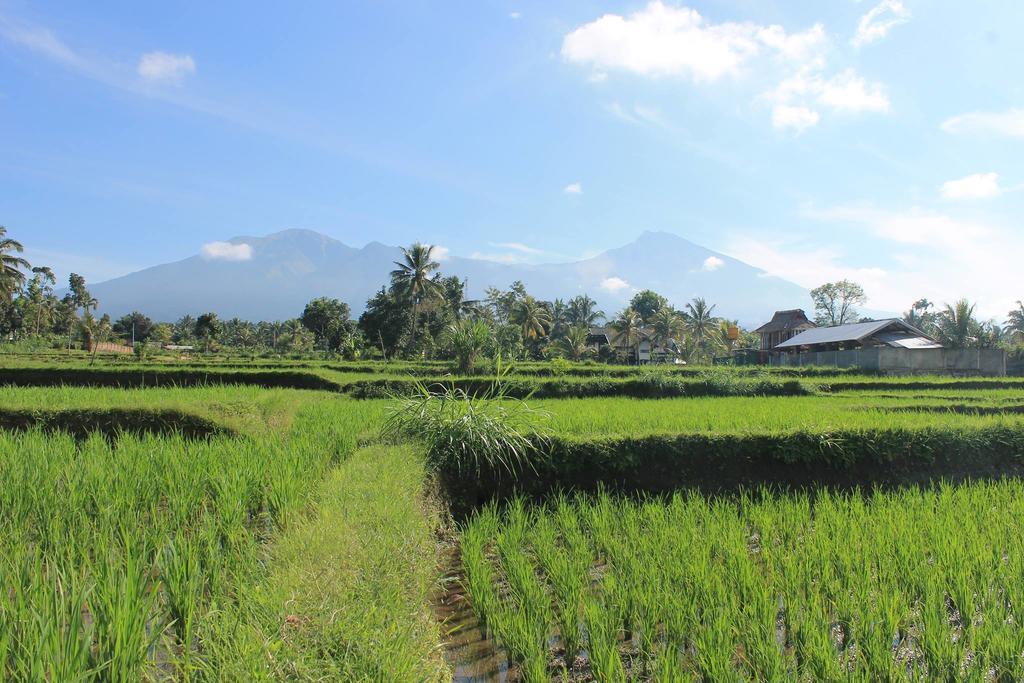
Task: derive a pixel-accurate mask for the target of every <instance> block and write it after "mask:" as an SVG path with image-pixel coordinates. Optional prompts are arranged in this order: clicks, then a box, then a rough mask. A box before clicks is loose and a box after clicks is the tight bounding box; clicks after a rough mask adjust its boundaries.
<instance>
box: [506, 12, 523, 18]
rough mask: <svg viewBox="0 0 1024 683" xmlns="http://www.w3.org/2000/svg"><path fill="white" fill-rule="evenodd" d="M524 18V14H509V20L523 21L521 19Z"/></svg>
mask: <svg viewBox="0 0 1024 683" xmlns="http://www.w3.org/2000/svg"><path fill="white" fill-rule="evenodd" d="M522 16H523V15H522V14H520V13H519V12H509V13H508V18H509V19H521V18H522Z"/></svg>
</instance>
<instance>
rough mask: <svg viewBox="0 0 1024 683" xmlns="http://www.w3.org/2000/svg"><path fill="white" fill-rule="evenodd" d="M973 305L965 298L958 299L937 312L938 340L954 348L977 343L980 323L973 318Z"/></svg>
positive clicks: (973, 345)
mask: <svg viewBox="0 0 1024 683" xmlns="http://www.w3.org/2000/svg"><path fill="white" fill-rule="evenodd" d="M974 308H975V305H974V304H972V303H971V302H970V301H968V300H967V299H958V300H957V301H954V302H953V303H952V304H946V307H945V308H944V309H943V310H942V312H941V313H939V317H938V330H939V342H941V343H942V345H943V346H948V347H950V348H954V349H965V348H970V347H976V346H978V345H979V337H980V335H981V333H982V329H981V324H980V323H979V322H978V321H977V320H976V319H975V318H974Z"/></svg>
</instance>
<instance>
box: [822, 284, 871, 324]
mask: <svg viewBox="0 0 1024 683" xmlns="http://www.w3.org/2000/svg"><path fill="white" fill-rule="evenodd" d="M811 299H812V300H813V301H814V312H815V320H816V322H817V323H818V324H819V325H827V326H830V327H831V326H835V325H845V324H846V323H851V322H854V321H856V320H857V318H858V313H857V306H862V305H863V304H864V302H866V301H867V300H868V299H867V295H865V294H864V288H863V287H861V286H860V285H858V284H857V283H856V282H851V281H850V280H840V281H838V282H826V283H825V284H823V285H822V286H821V287H816V288H814V289H812V290H811Z"/></svg>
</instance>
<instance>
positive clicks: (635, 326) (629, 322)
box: [611, 307, 644, 364]
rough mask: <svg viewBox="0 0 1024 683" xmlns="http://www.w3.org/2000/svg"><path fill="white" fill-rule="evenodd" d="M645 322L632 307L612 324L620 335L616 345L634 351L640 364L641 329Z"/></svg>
mask: <svg viewBox="0 0 1024 683" xmlns="http://www.w3.org/2000/svg"><path fill="white" fill-rule="evenodd" d="M643 324H644V321H643V319H642V318H641V317H640V314H639V313H637V312H636V310H635V309H633V308H632V307H626V308H624V309H622V310H621V311H620V312H619V315H618V316H616V318H615V320H613V321H612V322H611V326H612V329H614V330H615V331H616V332H617V333H618V334H617V335H616V337H615V343H616V345H618V346H624V347H626V348H628V349H630V350H631V351H633V359H634V360H635V361H636V362H637V364H639V363H640V329H641V328H642V327H643Z"/></svg>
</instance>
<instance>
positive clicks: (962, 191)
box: [941, 173, 1003, 199]
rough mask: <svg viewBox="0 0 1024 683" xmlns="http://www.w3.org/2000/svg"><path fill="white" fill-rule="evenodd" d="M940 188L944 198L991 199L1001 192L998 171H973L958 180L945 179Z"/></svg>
mask: <svg viewBox="0 0 1024 683" xmlns="http://www.w3.org/2000/svg"><path fill="white" fill-rule="evenodd" d="M941 189H942V196H943V197H945V198H946V199H991V198H993V197H998V196H999V195H1001V194H1002V193H1003V188H1002V187H1000V186H999V174H998V173H975V174H974V175H969V176H967V177H965V178H960V179H958V180H947V181H946V182H944V183H942V188H941Z"/></svg>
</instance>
